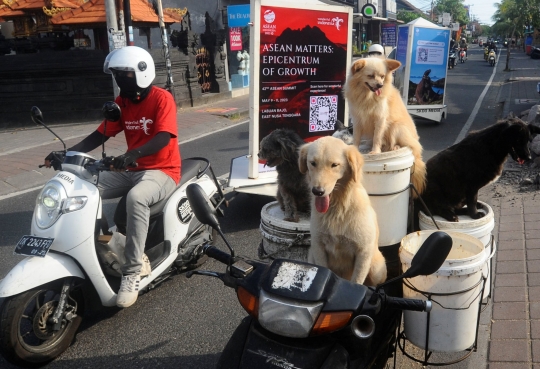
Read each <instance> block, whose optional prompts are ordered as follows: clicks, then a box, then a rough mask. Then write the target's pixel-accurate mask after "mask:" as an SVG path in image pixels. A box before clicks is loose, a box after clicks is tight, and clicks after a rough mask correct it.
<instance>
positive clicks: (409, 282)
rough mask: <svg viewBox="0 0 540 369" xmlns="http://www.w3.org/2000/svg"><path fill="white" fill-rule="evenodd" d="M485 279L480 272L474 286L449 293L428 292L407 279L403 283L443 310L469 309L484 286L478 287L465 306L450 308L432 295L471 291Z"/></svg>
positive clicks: (449, 294)
mask: <svg viewBox="0 0 540 369" xmlns="http://www.w3.org/2000/svg"><path fill="white" fill-rule="evenodd" d="M485 279H486V277H484V275H483V274H482V275H481V276H480V280H479V281H478V282H477V283H476V284H475V285H474V286H471V287H469V288H466V289H464V290H461V291H456V292H449V293H435V292H428V291H422V290H420V289H418V288H416V287H415V286H414V285H413V284H412V282H411V281H410V280H408V279H404V280H403V284H404V285H406V286H407V287H408V288H410V289H411V290H413V291H415V292H418V293H419V294H421V295H423V296H424V297H425V298H427V299H428V301H432V302H434V303H435V304H437V305H439V306H440V307H441V308H443V309H445V310H467V309H469V308H470V307H471V306H472V304H473V303H474V302H475V301H476V299H477V298H478V297H480V296H482V295H483V294H484V287H482V288H481V289H480V292H479V293H478V294H477V295H476V296H474V298H473V299H472V300H471V302H470V303H469V305H468V306H467V307H462V308H451V307H446V306H444V305H442V304H441V303H440V302H438V301H437V300H435V299H434V298H433V296H452V295H459V294H463V293H465V292H469V291H472V290H473V289H475V288H476V287H478V286H479V285H480V284H481V283H484V280H485Z"/></svg>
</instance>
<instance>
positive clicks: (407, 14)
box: [397, 10, 428, 23]
mask: <svg viewBox="0 0 540 369" xmlns="http://www.w3.org/2000/svg"><path fill="white" fill-rule="evenodd" d="M418 18H424V19H428V18H427V16H426V15H425V14H420V13H417V12H411V11H408V10H400V11H398V13H397V19H398V20H400V21H403V22H404V23H409V22H411V21H413V20H415V19H418Z"/></svg>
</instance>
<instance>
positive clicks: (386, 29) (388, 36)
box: [381, 23, 397, 46]
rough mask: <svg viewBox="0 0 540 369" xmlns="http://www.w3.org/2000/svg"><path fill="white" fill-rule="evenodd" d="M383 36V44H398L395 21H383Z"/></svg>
mask: <svg viewBox="0 0 540 369" xmlns="http://www.w3.org/2000/svg"><path fill="white" fill-rule="evenodd" d="M381 38H382V45H383V46H396V45H397V33H396V24H395V23H383V24H381Z"/></svg>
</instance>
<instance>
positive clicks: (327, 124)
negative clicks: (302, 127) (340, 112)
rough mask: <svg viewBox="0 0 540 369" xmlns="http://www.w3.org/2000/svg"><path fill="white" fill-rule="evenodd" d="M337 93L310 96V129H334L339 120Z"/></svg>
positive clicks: (316, 130) (315, 130)
mask: <svg viewBox="0 0 540 369" xmlns="http://www.w3.org/2000/svg"><path fill="white" fill-rule="evenodd" d="M337 101H338V98H337V95H333V96H311V97H310V98H309V131H310V132H318V131H330V130H334V126H335V124H336V121H337Z"/></svg>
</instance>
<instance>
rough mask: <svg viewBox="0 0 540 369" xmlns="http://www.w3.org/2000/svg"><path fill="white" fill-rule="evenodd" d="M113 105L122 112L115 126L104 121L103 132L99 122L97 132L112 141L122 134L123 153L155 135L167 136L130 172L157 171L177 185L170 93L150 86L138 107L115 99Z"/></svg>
mask: <svg viewBox="0 0 540 369" xmlns="http://www.w3.org/2000/svg"><path fill="white" fill-rule="evenodd" d="M115 102H116V103H117V104H118V105H119V106H120V109H122V117H121V118H120V120H119V121H118V122H110V121H107V131H106V132H105V131H104V129H105V127H104V123H105V121H103V122H102V123H101V125H100V126H99V127H98V131H99V132H101V133H103V134H105V136H107V137H114V136H116V135H117V134H118V133H120V132H122V131H124V134H125V136H126V142H127V146H128V149H127V151H130V150H134V149H136V148H138V147H141V146H142V145H144V144H145V143H147V142H148V141H150V140H151V139H152V138H154V136H155V135H156V134H158V133H159V132H169V133H170V134H171V139H170V140H169V144H168V145H167V146H165V147H164V148H162V149H161V150H159V151H158V152H157V153H155V154H152V155H148V156H144V157H141V158H139V159H137V164H138V166H137V168H133V169H130V170H134V171H135V170H136V171H139V170H149V169H159V170H161V171H162V172H164V173H165V174H167V175H168V176H169V177H171V178H172V179H174V181H175V182H176V184H178V182H179V181H180V166H181V161H180V149H179V147H178V137H177V136H178V127H177V125H176V103H175V102H174V99H173V97H172V95H171V93H170V92H168V91H166V90H164V89H162V88H159V87H156V86H153V87H152V89H151V90H150V92H149V93H148V96H146V98H145V99H144V100H143V101H141V102H140V103H138V104H135V103H133V102H132V101H131V100H129V99H124V98H122V97H120V96H118V97H117V98H116V100H115Z"/></svg>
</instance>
